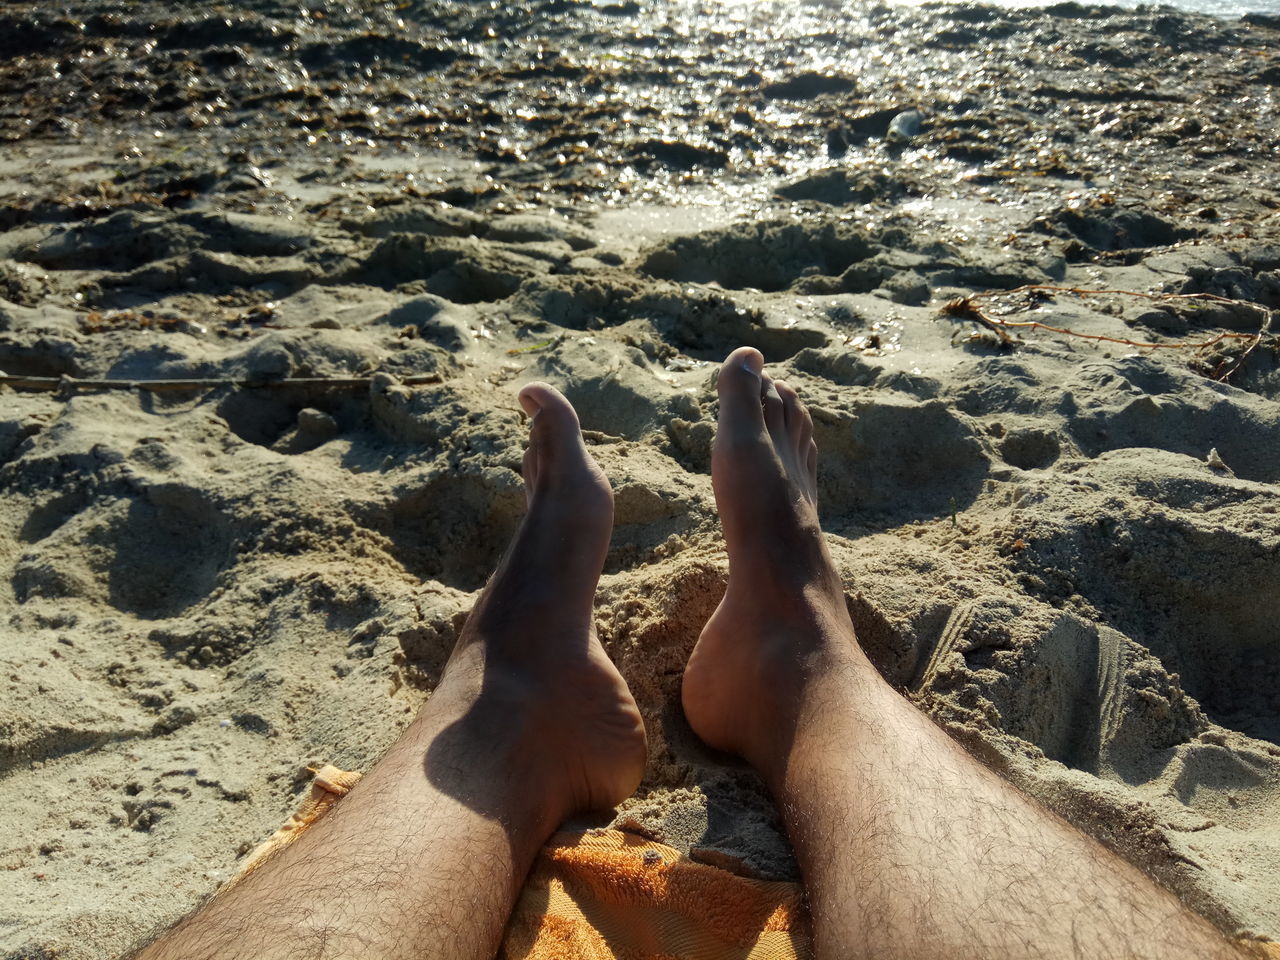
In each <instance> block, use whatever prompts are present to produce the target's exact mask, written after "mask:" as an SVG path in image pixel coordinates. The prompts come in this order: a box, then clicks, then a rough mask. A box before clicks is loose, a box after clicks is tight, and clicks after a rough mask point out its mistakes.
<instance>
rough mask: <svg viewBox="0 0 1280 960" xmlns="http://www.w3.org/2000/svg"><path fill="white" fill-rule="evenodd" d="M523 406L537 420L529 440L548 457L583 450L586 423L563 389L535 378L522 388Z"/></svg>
mask: <svg viewBox="0 0 1280 960" xmlns="http://www.w3.org/2000/svg"><path fill="white" fill-rule="evenodd" d="M517 396H518V398H519V400H520V406H521V408H522V409H523V410H524V412H525V413H527V414H528V415H529V418H530V419H531V420H532V421H533V422H532V423H531V424H530V426H529V442H530V443H531V444H532V445H533V447H535V448H536V449H537V452H538V453H539V454H540V455H541V456H544V457H549V458H553V459H558V458H565V457H570V458H576V455H578V454H580V453H581V452H582V451H583V446H582V425H581V424H580V423H579V422H578V413H577V411H576V410H574V409H573V404H571V403H570V402H569V401H568V400H567V399H566V398H565V395H564V394H563V393H561V392H560V391H559V390H557V389H556V388H555V387H553V386H551V384H549V383H542V382H541V381H538V380H535V381H534V382H533V383H527V384H525V385H524V386H523V387H521V388H520V393H519V394H518V395H517Z"/></svg>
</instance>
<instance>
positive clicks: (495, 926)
mask: <svg viewBox="0 0 1280 960" xmlns="http://www.w3.org/2000/svg"><path fill="white" fill-rule="evenodd" d="M520 401H521V404H522V405H523V406H524V408H525V410H526V411H527V412H529V413H530V414H531V415H532V416H533V424H532V428H531V432H530V447H529V451H528V453H527V454H526V455H525V461H524V475H525V483H526V488H527V492H528V496H529V510H528V513H527V515H526V516H525V519H524V522H523V524H522V525H521V527H520V530H519V532H518V533H517V534H516V536H515V539H514V541H513V542H512V545H511V548H510V549H509V550H508V552H507V555H506V557H505V559H504V560H503V562H502V564H501V565H500V566H499V569H498V572H497V573H496V574H495V575H494V577H493V579H492V581H490V583H489V585H488V586H487V587H486V588H485V590H484V593H483V594H482V595H481V597H480V599H479V601H478V602H477V604H476V607H475V609H474V610H473V611H472V614H471V616H470V618H469V619H468V621H467V625H466V628H465V629H464V631H463V634H462V636H461V637H460V638H459V640H458V646H457V648H456V649H455V650H454V653H453V656H452V658H451V659H450V661H449V665H448V667H447V669H446V670H445V674H444V677H443V678H442V680H441V682H440V685H439V687H438V688H437V689H436V691H435V692H434V693H433V694H432V696H431V699H430V700H428V701H427V703H426V704H425V705H424V706H423V708H422V710H421V712H420V713H419V714H418V716H417V718H416V719H415V720H414V722H413V723H412V724H411V725H410V727H409V728H408V730H407V731H406V732H405V734H404V735H403V736H402V737H401V738H400V739H399V740H398V741H397V742H396V743H395V745H394V746H393V747H392V748H391V750H390V751H389V752H388V754H387V755H386V756H385V757H384V758H383V759H382V760H381V761H380V762H379V763H378V764H377V766H375V767H374V768H373V770H372V771H370V772H369V774H368V775H367V776H365V777H364V779H362V780H361V781H360V783H359V784H357V785H356V787H355V788H354V789H353V790H352V791H351V793H350V795H349V796H347V797H346V798H345V799H344V800H343V801H342V802H341V803H340V804H339V805H338V806H337V808H336V809H335V810H334V811H333V812H332V813H330V814H329V815H328V816H326V817H325V819H323V820H322V821H320V822H319V823H318V824H317V825H316V826H315V827H313V828H312V829H310V830H308V831H307V832H306V833H305V834H304V835H303V836H302V837H300V838H299V839H298V840H297V841H296V842H294V843H293V844H291V845H290V846H288V847H286V848H285V849H284V850H283V851H281V853H279V854H278V855H277V856H275V857H273V858H272V859H271V860H268V861H267V862H266V863H265V864H263V865H262V866H261V867H260V868H259V869H257V870H256V871H254V872H253V873H251V874H250V875H249V876H247V877H246V878H245V879H244V880H243V881H242V882H240V883H238V884H236V885H235V886H233V887H232V888H230V889H229V890H227V891H226V892H224V893H223V894H221V895H219V896H218V897H215V898H214V899H213V900H212V901H210V902H209V904H208V905H206V906H205V907H204V908H203V909H202V910H200V911H199V912H197V913H196V914H195V915H193V916H192V917H190V918H188V919H187V920H185V921H184V922H182V923H181V924H179V925H178V926H177V927H175V928H174V929H173V930H172V931H171V932H170V933H168V934H167V935H165V936H164V937H163V938H162V939H161V940H159V941H157V942H156V943H154V944H152V945H151V946H150V947H148V948H146V949H145V950H144V951H143V952H142V953H141V954H140V955H139V957H140V960H176V958H182V960H214V958H217V960H233V958H245V960H248V958H255V960H277V958H279V960H284V958H289V960H293V958H311V957H317V958H319V957H324V958H338V957H343V958H345V957H351V958H359V960H391V958H413V960H427V958H437V957H438V958H441V960H444V958H449V960H464V958H490V957H492V956H493V954H494V952H495V951H496V950H497V947H498V943H499V941H500V939H501V936H502V931H503V927H504V926H505V924H506V922H507V917H508V915H509V914H510V912H511V908H512V905H513V904H514V901H515V897H516V894H517V893H518V891H519V887H520V885H521V883H522V882H523V880H524V876H525V874H526V873H527V872H528V870H529V867H530V865H531V864H532V862H533V858H534V856H535V854H536V853H537V850H538V848H539V847H540V846H541V845H542V844H543V843H544V842H545V841H546V839H547V837H548V836H549V835H550V834H551V833H552V832H553V831H554V830H555V828H556V827H557V826H558V825H559V823H560V822H561V821H562V820H563V819H564V818H565V817H566V816H568V815H569V814H571V813H573V812H575V811H579V810H584V809H595V808H601V807H608V806H612V805H613V804H615V803H618V802H620V801H621V800H623V799H625V798H626V797H628V796H629V795H630V794H631V793H632V791H634V790H635V788H636V786H637V785H638V784H639V782H640V777H641V775H642V773H643V771H644V761H645V747H644V725H643V723H642V721H641V719H640V714H639V711H638V710H637V709H636V705H635V701H634V700H632V698H631V694H630V692H629V691H628V690H627V687H626V684H625V683H624V682H623V680H622V677H621V676H620V675H619V674H618V672H617V670H616V669H615V668H614V666H613V664H612V663H611V662H610V661H609V659H608V657H607V656H606V655H605V653H604V650H603V649H602V648H601V646H600V643H599V641H598V640H597V639H596V636H595V632H594V628H593V626H592V612H591V606H592V596H593V594H594V592H595V586H596V581H597V580H598V579H599V576H600V571H601V568H602V566H603V563H604V556H605V551H606V549H607V547H608V543H609V535H610V531H611V528H612V523H613V494H612V492H611V491H610V489H609V484H608V481H607V480H606V479H605V478H604V475H603V474H602V473H601V472H600V469H599V467H598V466H597V465H596V463H595V461H594V460H592V459H591V456H590V455H589V454H588V453H587V450H586V447H585V446H584V445H583V442H582V435H581V432H580V431H579V428H578V419H577V416H576V414H575V413H574V411H573V408H572V407H571V406H569V403H568V401H566V400H565V399H564V397H562V396H561V395H560V394H559V393H557V392H556V391H555V390H553V389H552V388H551V387H548V386H547V385H545V384H530V385H529V386H527V387H525V388H524V389H523V390H522V391H521V393H520Z"/></svg>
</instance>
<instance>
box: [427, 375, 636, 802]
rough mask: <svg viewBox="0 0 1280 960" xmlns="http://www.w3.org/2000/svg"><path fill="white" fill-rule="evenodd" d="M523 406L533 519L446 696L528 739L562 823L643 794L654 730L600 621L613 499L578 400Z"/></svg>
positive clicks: (458, 656)
mask: <svg viewBox="0 0 1280 960" xmlns="http://www.w3.org/2000/svg"><path fill="white" fill-rule="evenodd" d="M520 405H521V406H522V407H523V408H524V410H525V412H526V413H528V414H529V415H530V416H531V417H532V418H533V421H532V425H531V427H530V431H529V449H528V450H527V452H526V453H525V457H524V471H523V472H524V480H525V490H526V495H527V497H528V501H529V509H528V513H527V514H526V515H525V518H524V522H523V523H522V524H521V525H520V529H519V530H518V531H517V532H516V535H515V537H514V539H513V540H512V543H511V546H510V548H509V549H508V550H507V553H506V556H505V557H504V558H503V560H502V562H501V563H500V564H499V565H498V570H497V572H496V573H495V574H494V575H493V578H492V580H490V581H489V584H488V586H487V587H486V588H485V590H484V593H483V594H482V595H481V597H480V599H479V600H478V601H477V603H476V606H475V609H474V610H473V611H472V613H471V616H470V617H469V618H468V620H467V624H466V627H465V628H464V629H463V631H462V635H461V636H460V637H459V639H458V646H457V648H456V649H455V650H454V653H453V657H452V658H451V660H450V663H449V668H448V671H447V672H446V676H445V680H444V681H442V683H441V689H442V690H443V689H444V688H445V686H446V684H447V683H450V682H451V683H452V684H453V686H452V687H451V688H450V691H451V692H454V693H455V695H456V692H457V691H459V690H461V691H462V696H463V697H464V698H465V700H466V701H467V703H468V710H469V711H470V713H471V714H472V715H473V716H474V715H476V714H477V713H478V714H480V715H481V716H483V717H484V718H487V720H491V721H492V723H493V724H494V726H495V727H496V728H500V729H501V730H502V731H503V732H504V733H505V732H507V731H510V730H512V729H513V728H518V729H519V731H520V741H521V743H522V744H523V747H522V753H523V755H524V756H523V759H524V760H527V761H529V762H530V763H531V764H532V767H531V769H534V770H537V771H538V772H539V780H540V781H542V782H539V783H537V784H529V785H528V789H529V790H530V791H533V790H536V791H538V792H539V793H541V792H544V791H546V792H549V793H550V794H551V795H552V797H553V801H554V802H553V803H552V804H551V814H550V815H551V816H554V817H560V818H563V817H565V816H568V815H569V814H570V813H573V812H576V811H580V810H589V809H603V808H607V807H611V806H614V805H615V804H617V803H620V802H621V801H623V800H625V799H626V798H627V797H629V796H630V795H631V794H632V793H633V792H634V791H635V788H636V787H637V786H638V785H639V783H640V779H641V777H642V775H643V773H644V765H645V734H644V722H643V721H642V720H641V718H640V711H639V710H638V709H637V707H636V703H635V700H634V699H633V698H632V696H631V691H630V690H628V689H627V685H626V682H625V681H624V680H623V679H622V676H621V675H620V674H619V673H618V670H617V668H616V667H615V666H614V665H613V662H612V661H611V660H610V659H609V657H608V655H607V654H606V653H605V652H604V649H603V648H602V647H601V646H600V641H599V639H597V637H596V632H595V626H594V621H593V616H592V599H593V597H594V594H595V589H596V583H597V581H598V580H599V579H600V571H601V569H602V568H603V566H604V558H605V552H606V551H607V549H608V546H609V536H610V534H611V532H612V528H613V491H612V490H611V489H610V487H609V481H608V480H607V479H606V478H605V475H604V473H603V472H602V471H601V469H600V467H599V465H598V464H597V463H596V462H595V460H593V459H592V458H591V455H590V454H589V453H588V452H587V448H586V446H585V445H584V444H583V441H582V432H581V429H580V427H579V423H578V416H577V414H576V413H575V412H574V409H573V407H572V406H570V404H569V401H568V400H566V399H565V398H564V397H563V396H562V395H561V394H560V393H559V392H558V391H557V390H555V388H553V387H551V386H548V385H547V384H545V383H531V384H529V385H527V386H525V387H524V388H523V389H522V390H521V391H520ZM437 695H438V694H437ZM482 728H483V724H482ZM481 749H483V747H481Z"/></svg>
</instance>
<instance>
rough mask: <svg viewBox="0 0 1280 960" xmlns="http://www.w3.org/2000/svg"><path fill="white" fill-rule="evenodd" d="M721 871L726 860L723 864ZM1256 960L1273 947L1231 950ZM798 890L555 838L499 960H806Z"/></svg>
mask: <svg viewBox="0 0 1280 960" xmlns="http://www.w3.org/2000/svg"><path fill="white" fill-rule="evenodd" d="M359 779H360V774H358V773H351V772H349V771H345V770H339V769H338V768H337V767H333V766H329V765H327V764H326V765H325V766H324V767H322V768H320V769H319V770H317V771H315V780H314V781H312V784H311V792H310V793H309V794H308V795H307V797H306V798H305V799H304V800H303V801H302V803H301V804H299V806H298V809H297V810H296V811H295V812H294V814H293V816H291V817H290V818H289V819H288V821H286V823H285V824H284V826H282V827H281V828H280V829H279V830H277V831H276V832H275V833H274V834H272V836H271V837H270V838H268V839H267V840H266V841H264V842H263V843H262V844H260V845H259V846H258V847H257V849H255V850H254V851H253V852H252V853H250V854H249V856H248V858H246V860H245V862H244V864H243V865H241V867H240V872H239V873H238V874H236V876H235V877H234V878H232V879H231V881H230V882H229V883H228V886H230V885H231V884H234V883H236V882H237V881H238V880H240V879H241V878H243V877H244V876H246V875H247V874H249V873H250V872H252V871H253V870H255V869H257V867H259V866H260V865H261V864H262V863H263V862H264V861H266V859H267V858H268V857H270V856H271V855H272V854H273V853H276V852H277V851H279V850H281V849H282V848H284V847H285V846H287V845H289V844H290V843H292V842H293V841H294V840H296V839H297V838H298V837H299V836H300V835H301V834H302V833H303V832H304V831H305V830H306V829H307V828H308V827H310V826H311V825H312V824H313V823H315V822H316V821H317V820H319V819H320V818H321V817H322V816H324V815H325V813H327V812H328V811H329V810H330V809H332V807H333V805H334V804H335V803H337V802H338V801H339V800H340V799H341V798H342V797H344V796H345V795H346V794H347V792H348V791H349V790H350V789H351V788H352V787H353V786H355V784H356V781H358V780H359ZM725 861H726V862H730V858H725ZM1239 943H1240V946H1241V947H1242V948H1244V950H1245V951H1246V952H1247V953H1250V954H1252V955H1254V956H1256V957H1258V958H1259V960H1280V944H1277V943H1272V942H1270V941H1267V942H1263V941H1258V940H1242V941H1239ZM812 956H813V947H812V939H811V937H810V931H809V918H808V913H807V912H806V910H805V906H804V894H803V891H802V889H801V887H800V885H799V884H796V883H777V882H769V881H764V880H756V879H754V878H751V877H744V876H740V875H739V874H738V873H735V872H733V871H732V870H730V869H721V868H720V867H715V866H710V865H708V864H705V863H695V862H694V861H693V860H690V859H689V858H688V857H686V856H685V855H684V854H682V853H680V851H678V850H674V849H672V848H671V847H668V846H664V845H663V844H660V843H656V842H654V841H652V840H648V839H645V838H644V837H642V836H639V835H637V834H634V833H624V832H621V831H618V830H586V831H573V832H568V831H566V832H561V833H557V834H555V835H554V836H552V838H551V839H550V840H549V841H548V842H547V845H546V846H544V847H543V848H542V850H541V851H540V852H539V854H538V857H537V859H536V860H535V861H534V864H533V869H532V870H531V871H530V872H529V877H528V879H527V880H526V881H525V885H524V888H523V889H522V890H521V892H520V897H519V899H518V900H517V901H516V905H515V909H514V910H513V911H512V914H511V920H510V922H509V923H508V925H507V930H506V934H505V936H504V937H503V942H502V947H501V948H500V949H499V951H498V960H809V958H811V957H812Z"/></svg>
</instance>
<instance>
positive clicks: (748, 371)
mask: <svg viewBox="0 0 1280 960" xmlns="http://www.w3.org/2000/svg"><path fill="white" fill-rule="evenodd" d="M763 369H764V357H763V356H762V355H761V353H760V351H759V350H755V349H753V348H751V347H739V348H738V349H737V350H735V351H733V353H731V354H729V356H728V357H726V358H725V361H724V363H723V364H722V365H721V367H720V375H719V377H718V378H717V380H716V390H717V392H718V393H719V394H720V430H721V431H728V432H729V433H731V434H734V435H746V436H753V437H755V436H760V435H762V433H763V429H764V411H763V409H762V408H761V405H760V395H761V392H762V391H763V389H764V382H763V378H762V376H761V371H762V370H763Z"/></svg>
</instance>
